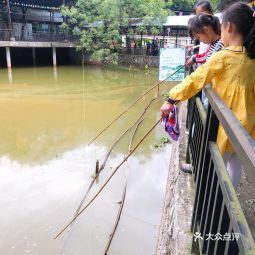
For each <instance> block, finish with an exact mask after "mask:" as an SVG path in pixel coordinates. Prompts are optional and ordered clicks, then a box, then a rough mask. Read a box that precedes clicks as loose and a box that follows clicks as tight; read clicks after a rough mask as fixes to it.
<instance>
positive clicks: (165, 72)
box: [159, 48, 185, 81]
mask: <svg viewBox="0 0 255 255" xmlns="http://www.w3.org/2000/svg"><path fill="white" fill-rule="evenodd" d="M184 64H185V49H184V48H166V49H164V48H161V49H160V58H159V80H160V81H162V80H164V79H166V78H167V77H168V76H170V75H171V74H172V73H174V72H175V71H176V70H177V69H179V68H180V67H181V66H183V65H184ZM184 76H185V68H182V69H180V70H179V71H178V72H177V73H176V74H174V75H173V76H171V77H169V78H168V79H167V81H182V80H183V79H184Z"/></svg>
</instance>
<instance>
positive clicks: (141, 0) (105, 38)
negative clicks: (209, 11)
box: [62, 0, 220, 63]
mask: <svg viewBox="0 0 255 255" xmlns="http://www.w3.org/2000/svg"><path fill="white" fill-rule="evenodd" d="M196 2H197V1H196V0H76V1H75V4H74V6H72V7H63V8H62V14H63V16H64V17H65V21H66V22H65V23H64V24H63V26H64V27H69V28H70V29H71V30H72V31H73V33H74V34H76V35H79V36H80V38H81V39H80V41H81V47H82V48H84V49H85V50H86V51H87V52H89V53H90V54H91V55H92V58H93V59H95V60H105V61H106V62H112V63H116V62H117V52H118V49H120V48H121V44H122V40H121V36H122V35H123V34H124V35H126V36H127V44H128V45H130V43H131V40H132V38H133V37H134V36H135V35H143V34H146V33H150V34H154V35H157V34H158V32H159V31H160V30H162V25H163V23H164V22H165V20H166V17H167V15H169V14H174V13H176V14H177V15H178V12H179V11H182V12H191V11H192V8H193V7H194V5H195V3H196ZM211 2H212V4H213V5H214V7H215V9H216V8H217V7H218V5H219V2H220V1H219V0H212V1H211ZM136 24H139V25H138V26H136Z"/></svg>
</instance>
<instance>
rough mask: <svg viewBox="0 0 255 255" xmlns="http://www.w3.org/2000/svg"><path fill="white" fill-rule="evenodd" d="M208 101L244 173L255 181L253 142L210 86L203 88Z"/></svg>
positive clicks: (254, 143)
mask: <svg viewBox="0 0 255 255" xmlns="http://www.w3.org/2000/svg"><path fill="white" fill-rule="evenodd" d="M204 91H205V93H206V96H207V97H208V101H209V103H210V105H211V107H212V109H213V111H214V113H215V114H216V116H217V118H218V120H219V122H220V123H221V125H222V127H223V128H224V130H225V132H226V134H227V136H228V138H229V140H230V142H231V144H232V146H233V148H234V151H235V152H236V154H237V157H238V158H239V160H240V162H241V164H242V165H243V167H244V168H245V170H249V171H248V172H246V173H247V174H250V173H251V175H252V176H250V177H252V178H254V180H255V142H254V140H253V139H252V138H251V137H250V136H249V134H248V133H247V131H246V130H245V129H244V127H243V126H242V125H241V123H240V122H239V120H238V119H237V118H236V116H235V115H234V114H233V113H232V111H231V110H230V109H229V108H228V107H227V106H226V104H225V103H224V102H223V101H222V99H221V98H220V97H219V96H218V95H217V93H216V92H215V91H214V90H213V89H212V87H211V86H206V87H205V88H204Z"/></svg>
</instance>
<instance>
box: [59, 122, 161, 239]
mask: <svg viewBox="0 0 255 255" xmlns="http://www.w3.org/2000/svg"><path fill="white" fill-rule="evenodd" d="M160 121H161V119H159V120H158V121H157V122H156V123H155V124H154V125H153V126H152V127H151V128H150V129H149V130H148V131H147V133H146V134H145V135H144V136H143V137H142V139H141V140H140V141H139V142H138V143H137V144H136V146H135V147H134V149H133V150H132V151H131V152H129V153H128V154H127V156H126V157H125V158H124V159H123V160H122V161H121V162H120V164H119V165H118V166H117V167H116V168H115V169H114V171H113V172H112V174H111V175H110V176H109V177H108V179H107V180H106V181H105V183H104V184H103V186H102V187H101V188H100V189H99V190H98V192H97V193H96V194H95V195H94V197H93V198H91V200H90V201H89V202H88V204H87V205H86V206H85V207H84V208H83V209H82V210H81V211H80V212H79V213H78V214H77V215H76V216H75V217H74V218H73V219H72V220H71V221H70V222H69V223H68V224H67V225H66V226H65V227H64V228H63V229H62V230H61V231H60V232H59V233H58V234H57V235H56V236H55V237H54V239H57V238H58V237H59V236H60V235H61V234H62V233H63V232H64V231H65V230H66V229H67V228H68V227H69V226H70V225H71V224H72V223H73V222H74V221H75V220H76V219H77V218H78V217H79V216H80V215H81V214H82V213H83V212H84V211H85V210H86V209H87V208H88V207H89V206H90V204H91V203H92V202H93V201H94V200H95V199H96V198H97V196H98V195H99V194H100V193H101V191H102V190H103V189H104V187H105V186H106V185H107V183H108V182H109V181H110V180H111V178H112V177H113V176H114V174H115V173H116V172H117V171H118V169H119V168H120V167H121V166H122V165H123V164H124V163H125V162H126V161H127V159H128V158H129V157H130V156H131V155H132V154H133V153H134V152H135V150H136V149H137V148H138V147H139V145H140V144H141V143H142V142H143V141H144V139H145V138H146V137H147V136H148V135H149V134H150V133H151V131H152V130H153V129H154V128H155V127H156V126H157V125H158V124H159V122H160Z"/></svg>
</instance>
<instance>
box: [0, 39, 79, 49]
mask: <svg viewBox="0 0 255 255" xmlns="http://www.w3.org/2000/svg"><path fill="white" fill-rule="evenodd" d="M77 46H78V43H72V42H28V41H0V47H31V48H51V47H56V48H76V47H77Z"/></svg>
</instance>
